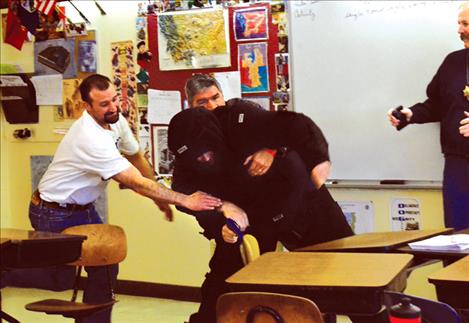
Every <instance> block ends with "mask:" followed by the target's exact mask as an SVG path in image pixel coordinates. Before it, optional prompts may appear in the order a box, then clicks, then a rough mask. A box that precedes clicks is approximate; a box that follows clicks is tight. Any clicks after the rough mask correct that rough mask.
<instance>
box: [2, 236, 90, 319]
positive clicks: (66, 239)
mask: <svg viewBox="0 0 469 323" xmlns="http://www.w3.org/2000/svg"><path fill="white" fill-rule="evenodd" d="M0 240H1V241H0V242H1V244H0V269H1V270H5V269H14V268H29V267H46V266H52V265H58V264H65V263H68V262H71V261H74V260H76V259H78V258H79V257H80V255H81V245H82V243H83V241H84V240H86V236H79V235H70V234H62V233H53V232H43V231H31V230H21V229H1V230H0ZM1 319H4V320H6V321H7V322H12V323H19V322H18V320H16V319H15V318H14V317H12V316H11V315H9V314H7V313H5V312H4V311H2V309H1V295H0V320H1Z"/></svg>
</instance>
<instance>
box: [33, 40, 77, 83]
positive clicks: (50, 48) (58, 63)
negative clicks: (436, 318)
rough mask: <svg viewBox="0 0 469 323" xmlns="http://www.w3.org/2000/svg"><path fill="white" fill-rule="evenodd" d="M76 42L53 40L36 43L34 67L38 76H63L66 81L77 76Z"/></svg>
mask: <svg viewBox="0 0 469 323" xmlns="http://www.w3.org/2000/svg"><path fill="white" fill-rule="evenodd" d="M74 57H75V40H73V39H52V40H46V41H42V42H35V43H34V66H35V69H36V74H37V75H47V74H63V78H64V79H71V78H75V77H76V76H77V69H76V66H75V59H74Z"/></svg>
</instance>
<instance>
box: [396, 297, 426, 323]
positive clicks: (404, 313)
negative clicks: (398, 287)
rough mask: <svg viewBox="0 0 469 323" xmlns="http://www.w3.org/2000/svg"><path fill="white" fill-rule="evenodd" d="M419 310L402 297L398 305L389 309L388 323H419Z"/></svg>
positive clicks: (406, 298) (420, 316)
mask: <svg viewBox="0 0 469 323" xmlns="http://www.w3.org/2000/svg"><path fill="white" fill-rule="evenodd" d="M421 320H422V315H421V311H420V308H418V307H417V306H415V305H413V304H411V302H410V298H408V297H404V298H403V299H401V302H400V303H399V304H396V305H393V306H391V308H390V309H389V322H390V323H421Z"/></svg>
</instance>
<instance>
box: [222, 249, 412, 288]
mask: <svg viewBox="0 0 469 323" xmlns="http://www.w3.org/2000/svg"><path fill="white" fill-rule="evenodd" d="M412 258H413V256H412V255H408V254H374V253H324V252H318V253H316V252H268V253H265V254H263V255H261V256H260V257H259V258H258V259H256V260H254V261H253V262H252V263H250V264H248V265H247V266H245V267H244V268H242V269H241V270H239V271H238V272H237V273H235V274H234V275H232V276H231V277H229V278H228V279H227V280H226V281H227V283H229V284H254V285H283V286H301V287H337V288H342V287H368V288H383V287H386V286H387V285H389V284H390V283H391V282H392V281H393V280H394V278H396V277H397V276H398V275H399V274H400V273H401V272H402V271H403V270H404V269H405V268H406V267H407V266H408V265H409V263H410V262H411V260H412Z"/></svg>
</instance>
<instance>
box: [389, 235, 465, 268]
mask: <svg viewBox="0 0 469 323" xmlns="http://www.w3.org/2000/svg"><path fill="white" fill-rule="evenodd" d="M452 234H469V229H464V230H459V231H456V232H453V233H452ZM397 251H399V252H405V253H410V254H413V255H414V256H415V257H416V258H419V259H420V258H426V259H439V260H444V261H446V263H451V262H454V261H456V260H458V259H461V258H464V257H466V256H469V249H465V250H429V249H426V250H421V249H419V250H416V249H412V248H410V247H409V246H404V247H400V248H398V249H397ZM468 275H469V274H468Z"/></svg>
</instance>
